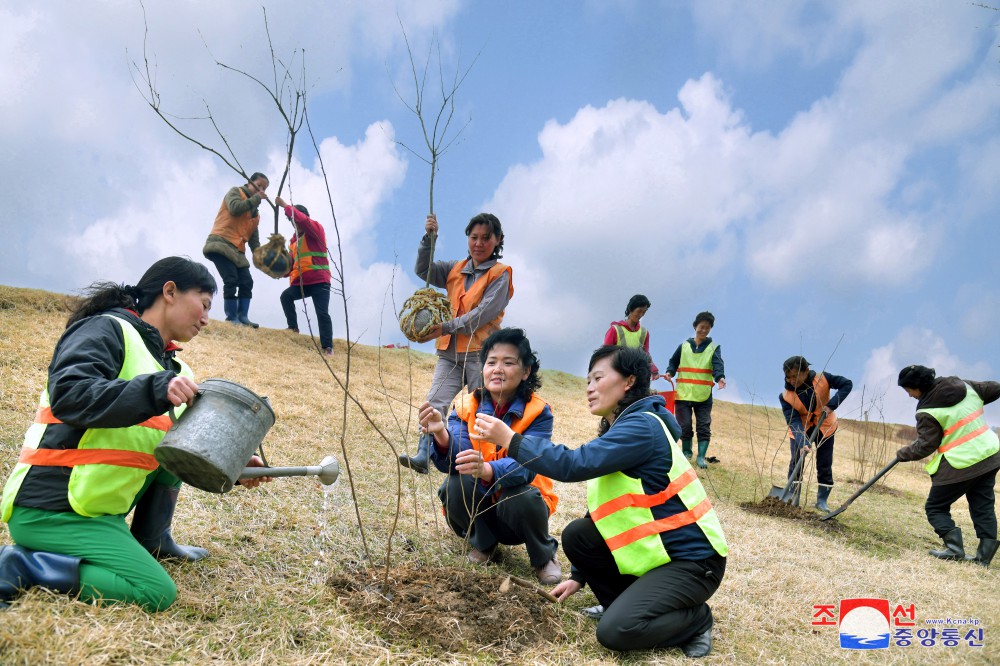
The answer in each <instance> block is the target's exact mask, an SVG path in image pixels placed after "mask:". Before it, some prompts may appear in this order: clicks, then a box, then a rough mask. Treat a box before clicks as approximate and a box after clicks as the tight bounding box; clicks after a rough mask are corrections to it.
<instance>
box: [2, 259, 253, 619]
mask: <svg viewBox="0 0 1000 666" xmlns="http://www.w3.org/2000/svg"><path fill="white" fill-rule="evenodd" d="M215 291H216V284H215V278H213V277H212V275H211V273H209V272H208V269H206V268H205V267H204V266H202V265H201V264H199V263H196V262H194V261H191V260H190V259H188V258H185V257H167V258H166V259H161V260H159V261H157V262H156V263H155V264H153V265H152V266H151V267H150V268H149V270H147V271H146V273H145V275H143V276H142V279H140V280H139V283H138V284H137V285H135V286H131V285H129V286H126V285H117V284H114V283H111V282H99V283H96V284H93V285H91V287H90V289H89V290H88V296H87V298H85V299H84V300H83V301H82V302H81V303H80V304H79V305H78V306H77V308H76V310H75V311H74V312H73V314H72V315H70V318H69V321H68V322H67V323H66V331H65V332H64V333H63V335H62V337H61V338H60V340H59V342H58V343H57V344H56V349H55V353H54V354H53V356H52V362H51V363H50V364H49V370H48V381H47V383H46V386H45V389H44V390H43V391H42V395H41V398H40V401H39V405H38V411H37V413H36V414H35V422H34V423H33V424H32V425H31V427H29V428H28V432H27V434H25V437H24V448H22V449H21V455H20V458H19V459H18V463H17V465H16V466H15V467H14V470H13V471H12V472H11V475H10V478H8V479H7V484H6V485H5V486H4V489H3V502H2V519H3V520H4V522H6V523H7V524H8V527H9V528H10V535H11V538H12V539H13V540H14V543H15V544H17V545H15V546H4V547H2V548H0V607H6V606H7V605H8V604H9V603H10V602H11V601H13V600H14V598H15V597H16V596H17V595H18V594H19V593H20V591H21V590H24V589H26V588H29V587H33V586H35V585H39V586H43V587H47V588H49V589H50V590H53V591H55V592H62V593H70V594H79V597H80V599H82V600H84V601H104V602H113V601H124V602H129V603H135V604H139V605H140V606H142V607H143V608H145V609H146V610H148V611H159V610H163V609H165V608H167V607H168V606H170V604H172V603H173V602H174V600H175V599H176V598H177V586H176V585H175V584H174V581H173V580H171V578H170V576H169V574H167V572H166V571H165V570H164V569H163V567H162V566H160V564H159V563H158V562H157V561H156V559H155V558H159V559H164V558H173V559H178V560H182V561H194V560H200V559H202V558H203V557H206V556H207V555H208V551H207V550H205V549H204V548H193V547H190V546H181V545H178V544H177V543H175V542H174V540H173V537H172V536H171V535H170V523H171V521H172V519H173V515H174V508H175V507H176V505H177V494H178V491H179V489H180V486H181V482H180V480H179V479H177V477H175V476H173V475H171V474H169V473H168V472H167V471H166V470H164V469H163V468H159V467H157V462H156V459H155V458H154V457H153V449H154V448H155V447H156V445H157V444H158V443H159V442H160V440H161V439H163V436H164V435H165V434H166V431H167V430H168V429H169V428H170V424H171V421H170V417H169V415H168V410H169V409H170V408H171V406H173V407H175V408H177V409H176V413H177V414H178V415H179V414H180V413H181V412H182V411H183V409H184V408H185V406H190V405H191V404H192V402H193V400H194V398H195V395H196V394H197V392H198V385H197V384H195V382H194V379H193V377H194V375H193V373H192V372H191V369H190V368H189V367H188V366H187V365H186V364H185V363H183V362H182V361H181V360H179V359H177V358H175V357H174V354H175V352H177V351H179V348H178V347H177V345H176V344H174V341H177V342H187V341H188V340H190V339H191V338H193V337H194V336H196V335H198V333H199V331H201V329H202V327H204V326H205V325H206V324H208V311H209V309H210V308H211V307H212V295H213V294H215ZM250 464H251V465H254V466H261V465H262V464H263V463H262V462H261V460H260V458H258V457H257V456H253V457H252V458H251V460H250ZM262 480H269V479H254V480H250V481H243V482H242V483H243V485H247V486H256V485H258V484H259V483H260V481H262ZM133 507H134V508H135V514H134V516H133V518H132V527H131V530H130V529H129V526H128V525H126V524H125V515H126V514H127V513H128V512H129V511H130V510H131V509H132V508H133Z"/></svg>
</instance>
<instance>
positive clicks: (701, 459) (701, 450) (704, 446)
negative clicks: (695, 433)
mask: <svg viewBox="0 0 1000 666" xmlns="http://www.w3.org/2000/svg"><path fill="white" fill-rule="evenodd" d="M707 452H708V440H707V439H703V440H701V441H699V442H698V460H697V462H696V464H697V465H698V467H700V468H702V469H705V468H706V467H708V461H706V460H705V453H707Z"/></svg>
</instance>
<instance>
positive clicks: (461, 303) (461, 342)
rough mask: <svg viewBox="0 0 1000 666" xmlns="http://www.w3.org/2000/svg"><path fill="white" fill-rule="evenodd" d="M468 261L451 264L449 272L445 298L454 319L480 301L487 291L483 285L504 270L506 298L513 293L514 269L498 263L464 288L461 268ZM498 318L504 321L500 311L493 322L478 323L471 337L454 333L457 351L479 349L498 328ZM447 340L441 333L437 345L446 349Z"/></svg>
mask: <svg viewBox="0 0 1000 666" xmlns="http://www.w3.org/2000/svg"><path fill="white" fill-rule="evenodd" d="M468 263H469V260H468V259H466V260H464V261H459V262H458V263H456V264H455V265H454V266H452V268H451V271H449V273H448V281H447V283H446V288H447V290H448V300H450V301H451V314H452V317H454V318H458V317H460V316H462V315H463V314H465V313H467V312H470V311H471V310H473V309H474V308H475V307H476V306H478V305H479V301H481V300H482V298H483V293H484V292H485V291H486V287H487V286H488V285H489V284H490V283H491V282H493V281H494V280H496V279H497V278H498V277H500V275H502V274H503V273H504V272H506V273H507V277H508V279H509V280H510V287H509V292H508V294H507V298H508V299H509V298H510V297H511V296H513V295H514V280H513V271H512V270H511V268H510V266H506V265H504V264H501V263H499V262H498V263H496V264H494V265H493V266H491V267H490V269H489V270H488V271H486V273H485V274H484V275H482V276H480V277H479V278H478V279H477V280H476V281H475V282H473V283H472V285H471V286H470V287H469V288H468V290H467V289H466V288H465V277H466V276H465V274H464V273H462V269H463V268H465V266H466V264H468ZM501 321H503V312H501V313H500V314H499V315H497V317H496V319H494V320H493V321H489V322H484V323H482V324H480V325H479V326H478V327H477V328H476V331H475V332H474V333H473V334H472V335H471V336H468V335H464V334H462V333H456V334H455V335H456V336H457V340H456V344H455V350H456V351H457V352H459V353H466V352H474V351H479V349H480V348H481V347H482V346H483V341H484V340H486V338H487V337H489V335H490V333H492V332H493V331H495V330H497V329H498V328H500V322H501ZM450 342H451V336H450V335H442V336H441V337H439V338H438V339H437V348H438V349H440V350H442V351H444V350H446V349H448V345H449V344H450Z"/></svg>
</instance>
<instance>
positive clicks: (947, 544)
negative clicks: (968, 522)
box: [927, 527, 965, 560]
mask: <svg viewBox="0 0 1000 666" xmlns="http://www.w3.org/2000/svg"><path fill="white" fill-rule="evenodd" d="M941 538H942V539H943V540H944V550H929V551H927V552H928V553H930V554H931V555H933V556H934V557H936V558H938V559H940V560H964V559H965V548H964V547H963V546H962V528H961V527H956V528H955V529H953V530H952V531H950V532H948V533H947V534H945V535H944V536H943V537H941Z"/></svg>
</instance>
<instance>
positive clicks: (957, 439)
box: [917, 384, 1000, 475]
mask: <svg viewBox="0 0 1000 666" xmlns="http://www.w3.org/2000/svg"><path fill="white" fill-rule="evenodd" d="M920 412H923V413H925V414H929V415H930V416H932V417H933V418H934V420H935V421H937V422H938V423H939V424H941V430H942V431H943V432H944V435H943V436H942V437H941V443H940V444H939V445H938V449H937V451H936V452H935V453H934V456H933V457H932V458H931V461H930V462H929V463H927V466H926V467H925V469H926V470H927V473H928V474H931V475H933V474H935V473H936V472H937V471H938V467H939V466H940V465H941V458H942V457H944V458H945V459H946V460H947V461H948V464H949V465H951V466H952V467H954V468H955V469H965V468H966V467H971V466H972V465H975V464H976V463H977V462H980V461H983V460H986V459H987V458H989V457H990V456H992V455H993V454H995V453H996V452H997V451H1000V438H998V437H997V434H996V433H995V432H993V431H992V430H990V427H989V426H988V425H986V421H984V420H983V400H982V398H980V397H979V394H978V393H976V392H975V390H973V388H972V387H971V386H969V385H968V384H966V385H965V398H963V399H962V401H961V402H959V403H958V404H957V405H952V406H951V407H929V408H925V409H918V410H917V413H918V414H919V413H920Z"/></svg>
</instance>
